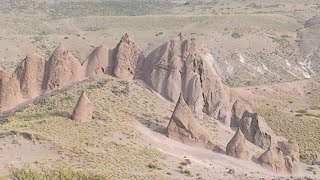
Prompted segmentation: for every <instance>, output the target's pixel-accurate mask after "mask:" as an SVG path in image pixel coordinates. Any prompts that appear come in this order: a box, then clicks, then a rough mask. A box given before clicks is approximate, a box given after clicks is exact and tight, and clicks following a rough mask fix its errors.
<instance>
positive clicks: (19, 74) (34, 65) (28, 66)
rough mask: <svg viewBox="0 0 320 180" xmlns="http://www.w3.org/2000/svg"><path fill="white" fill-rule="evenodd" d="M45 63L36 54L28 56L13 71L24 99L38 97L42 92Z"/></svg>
mask: <svg viewBox="0 0 320 180" xmlns="http://www.w3.org/2000/svg"><path fill="white" fill-rule="evenodd" d="M45 63H46V61H45V60H44V58H43V57H42V56H40V55H38V54H36V53H34V54H31V55H28V56H27V57H26V58H25V59H24V60H23V61H22V62H21V63H20V64H19V65H18V67H17V68H16V70H15V71H14V73H13V74H14V76H15V77H16V78H17V79H18V81H19V84H20V90H21V93H22V95H23V97H24V98H25V99H29V98H33V97H35V96H39V95H41V94H42V92H43V80H44V70H45Z"/></svg>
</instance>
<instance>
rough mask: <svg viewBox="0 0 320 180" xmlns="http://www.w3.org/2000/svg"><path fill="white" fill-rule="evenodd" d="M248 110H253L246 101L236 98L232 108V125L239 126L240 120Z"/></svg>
mask: <svg viewBox="0 0 320 180" xmlns="http://www.w3.org/2000/svg"><path fill="white" fill-rule="evenodd" d="M246 111H247V112H250V113H252V112H253V111H252V110H251V108H250V107H249V105H248V104H247V103H244V102H243V101H241V100H236V101H235V102H234V103H233V106H232V110H231V115H232V116H231V124H230V127H239V126H240V120H241V118H242V116H243V114H244V113H245V112H246Z"/></svg>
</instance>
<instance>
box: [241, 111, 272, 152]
mask: <svg viewBox="0 0 320 180" xmlns="http://www.w3.org/2000/svg"><path fill="white" fill-rule="evenodd" d="M240 129H241V131H242V132H243V134H244V136H245V137H246V139H247V140H248V141H250V142H252V143H253V144H255V145H257V146H259V147H261V148H263V149H268V148H269V147H270V145H271V139H276V135H275V133H274V132H273V131H272V129H271V128H270V127H269V126H268V125H267V123H266V122H265V120H264V119H263V117H261V116H259V115H258V114H257V113H250V112H248V111H246V112H245V113H244V114H243V117H242V119H241V121H240Z"/></svg>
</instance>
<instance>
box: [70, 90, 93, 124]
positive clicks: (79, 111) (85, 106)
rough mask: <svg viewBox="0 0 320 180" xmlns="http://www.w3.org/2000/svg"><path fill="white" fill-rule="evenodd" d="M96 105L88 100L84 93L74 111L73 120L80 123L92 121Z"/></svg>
mask: <svg viewBox="0 0 320 180" xmlns="http://www.w3.org/2000/svg"><path fill="white" fill-rule="evenodd" d="M93 109H94V105H93V103H92V102H91V101H90V99H89V98H88V96H87V94H86V93H85V92H84V91H83V92H82V93H81V96H80V98H79V100H78V103H77V105H76V107H75V108H74V110H73V114H72V116H71V119H73V120H75V121H80V122H89V121H92V114H93Z"/></svg>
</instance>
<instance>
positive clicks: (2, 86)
mask: <svg viewBox="0 0 320 180" xmlns="http://www.w3.org/2000/svg"><path fill="white" fill-rule="evenodd" d="M21 101H22V94H21V92H20V88H19V82H18V80H17V79H16V78H15V77H14V76H12V75H11V74H9V73H7V72H6V71H5V70H3V69H0V112H2V111H6V110H8V109H11V108H13V107H15V106H16V105H17V104H19V103H20V102H21Z"/></svg>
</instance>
